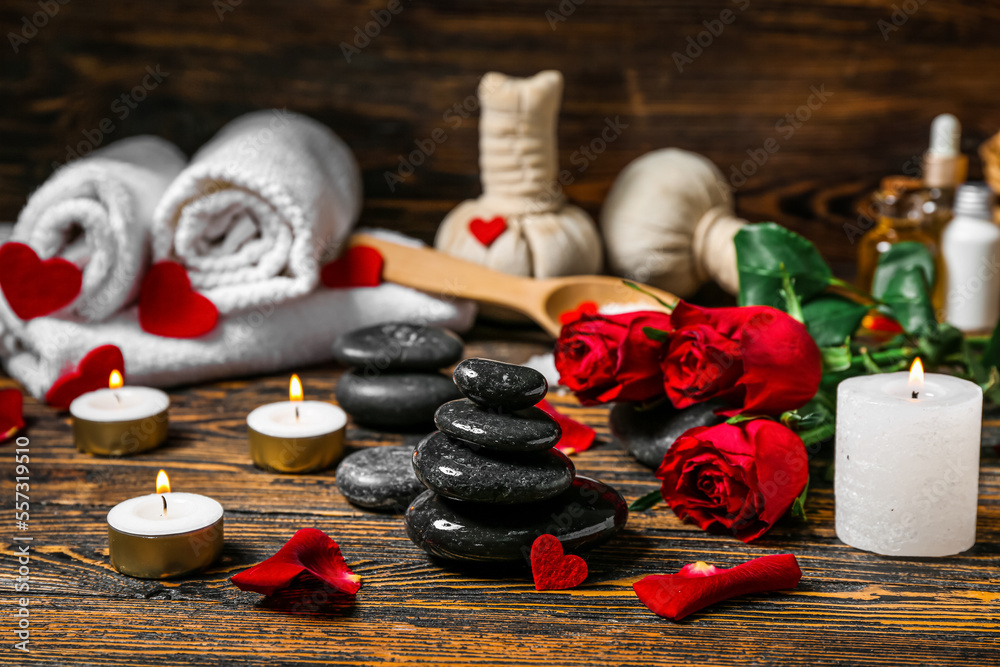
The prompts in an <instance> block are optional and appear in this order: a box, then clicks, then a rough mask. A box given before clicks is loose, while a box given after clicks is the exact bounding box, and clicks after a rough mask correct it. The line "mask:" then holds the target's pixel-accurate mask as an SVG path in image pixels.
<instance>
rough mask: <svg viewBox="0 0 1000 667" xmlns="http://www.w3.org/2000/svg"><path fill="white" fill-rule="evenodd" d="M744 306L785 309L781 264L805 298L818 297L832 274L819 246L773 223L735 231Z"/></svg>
mask: <svg viewBox="0 0 1000 667" xmlns="http://www.w3.org/2000/svg"><path fill="white" fill-rule="evenodd" d="M734 242H735V243H736V267H737V270H738V271H739V275H740V300H739V303H740V305H741V306H773V307H775V308H780V309H782V310H784V309H785V299H784V298H783V296H782V295H783V291H782V265H784V271H786V272H787V273H788V276H789V279H790V280H791V281H792V284H793V285H794V286H795V293H796V295H797V296H798V297H799V299H800V300H802V301H808V300H809V299H811V298H812V297H814V296H816V295H817V294H819V293H820V292H822V291H823V290H824V289H826V286H827V285H828V284H829V283H830V279H831V278H832V277H833V274H832V273H831V272H830V267H828V266H827V265H826V262H824V261H823V257H822V255H820V254H819V251H818V250H816V247H815V246H814V245H813V244H812V243H810V242H809V241H807V240H806V239H804V238H802V237H801V236H799V235H798V234H796V233H794V232H791V231H789V230H787V229H785V228H784V227H782V226H780V225H777V224H775V223H773V222H763V223H759V224H755V225H747V226H746V227H744V228H743V229H741V230H740V231H739V233H737V234H736V238H735V241H734Z"/></svg>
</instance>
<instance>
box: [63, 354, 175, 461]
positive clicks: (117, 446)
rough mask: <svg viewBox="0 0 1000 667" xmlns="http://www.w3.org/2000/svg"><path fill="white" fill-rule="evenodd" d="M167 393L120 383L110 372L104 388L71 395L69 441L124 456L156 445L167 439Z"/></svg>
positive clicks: (84, 449) (82, 447) (97, 451)
mask: <svg viewBox="0 0 1000 667" xmlns="http://www.w3.org/2000/svg"><path fill="white" fill-rule="evenodd" d="M169 407H170V397H169V396H167V394H166V393H165V392H162V391H160V390H159V389H153V388H151V387H133V386H123V381H122V375H121V373H119V372H118V371H114V372H113V373H111V377H110V378H109V380H108V388H107V389H98V390H97V391H90V392H87V393H86V394H81V395H80V396H78V397H76V398H75V399H73V402H72V403H70V406H69V412H70V414H71V415H72V416H73V441H74V442H75V443H76V448H77V449H78V450H80V451H81V452H89V453H91V454H96V455H98V456H128V455H130V454H137V453H139V452H144V451H147V450H150V449H154V448H156V447H159V446H160V445H161V444H162V443H163V441H164V440H166V439H167V428H168V425H169V423H168V422H169V420H168V416H167V410H168V408H169Z"/></svg>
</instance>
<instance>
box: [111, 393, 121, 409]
mask: <svg viewBox="0 0 1000 667" xmlns="http://www.w3.org/2000/svg"><path fill="white" fill-rule="evenodd" d="M111 395H112V396H114V397H115V400H116V401H118V405H119V406H120V405H121V404H122V397H121V396H119V395H118V392H117V391H113V392H111Z"/></svg>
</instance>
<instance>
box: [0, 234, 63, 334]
mask: <svg viewBox="0 0 1000 667" xmlns="http://www.w3.org/2000/svg"><path fill="white" fill-rule="evenodd" d="M82 284H83V272H82V271H80V269H79V268H78V267H77V266H76V264H73V263H72V262H69V261H67V260H65V259H62V258H61V257H53V258H51V259H47V260H45V261H44V262H43V261H42V260H40V259H39V258H38V255H37V254H36V253H35V251H34V250H33V249H32V248H31V247H30V246H26V245H24V244H23V243H15V242H10V243H4V244H3V245H2V246H0V290H3V295H4V297H5V298H6V299H7V303H8V304H10V309H11V310H13V311H14V314H15V315H17V316H18V317H19V318H21V319H22V320H30V319H34V318H36V317H41V316H42V315H48V314H49V313H53V312H55V311H57V310H59V309H60V308H63V307H65V306H68V305H69V304H71V303H72V302H73V300H74V299H75V298H76V297H77V295H78V294H79V293H80V286H81V285H82Z"/></svg>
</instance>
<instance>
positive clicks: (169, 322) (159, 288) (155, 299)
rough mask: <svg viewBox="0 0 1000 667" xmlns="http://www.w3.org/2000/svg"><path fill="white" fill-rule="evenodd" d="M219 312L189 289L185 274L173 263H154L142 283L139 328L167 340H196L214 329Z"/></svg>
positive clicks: (189, 281) (179, 266)
mask: <svg viewBox="0 0 1000 667" xmlns="http://www.w3.org/2000/svg"><path fill="white" fill-rule="evenodd" d="M218 321H219V310H218V309H217V308H216V307H215V304H214V303H212V302H211V301H209V300H208V299H206V298H205V297H203V296H202V295H201V294H198V293H197V292H195V291H194V290H192V289H191V279H190V278H188V274H187V271H185V270H184V267H183V266H181V265H180V264H178V263H177V262H171V261H163V262H157V263H156V264H154V265H153V268H151V269H150V270H149V272H148V273H147V274H146V277H145V278H143V280H142V289H141V290H140V291H139V325H140V326H141V327H142V329H143V331H148V332H149V333H151V334H156V335H157V336H166V337H167V338H197V337H198V336H201V335H202V334H206V333H208V332H209V331H211V330H212V329H214V328H215V324H216V322H218Z"/></svg>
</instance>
